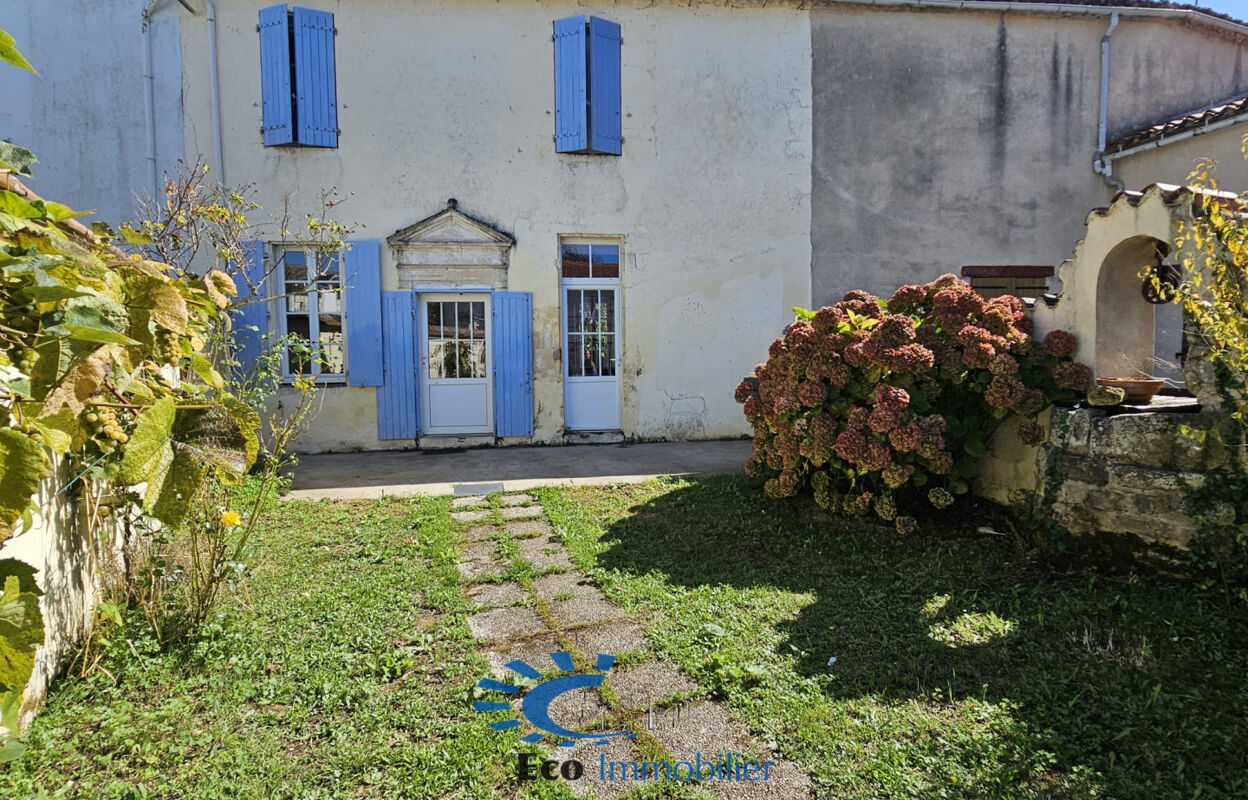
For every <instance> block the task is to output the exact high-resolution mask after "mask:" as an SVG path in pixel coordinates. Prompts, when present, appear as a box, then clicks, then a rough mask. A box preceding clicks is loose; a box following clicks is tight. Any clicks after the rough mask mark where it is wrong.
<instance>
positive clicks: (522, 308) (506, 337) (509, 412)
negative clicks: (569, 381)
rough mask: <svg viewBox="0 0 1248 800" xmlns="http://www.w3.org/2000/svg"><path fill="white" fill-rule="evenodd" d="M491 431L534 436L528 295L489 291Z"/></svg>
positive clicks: (531, 320)
mask: <svg viewBox="0 0 1248 800" xmlns="http://www.w3.org/2000/svg"><path fill="white" fill-rule="evenodd" d="M490 307H491V309H492V317H493V319H492V322H493V329H494V335H493V349H494V432H495V434H496V435H498V436H532V435H533V315H532V310H531V309H532V297H531V295H530V294H529V293H528V292H491V294H490Z"/></svg>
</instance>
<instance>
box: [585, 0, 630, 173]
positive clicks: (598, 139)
mask: <svg viewBox="0 0 1248 800" xmlns="http://www.w3.org/2000/svg"><path fill="white" fill-rule="evenodd" d="M620 42H621V38H620V26H619V25H617V24H616V23H614V22H611V21H610V20H605V19H602V18H600V17H590V18H589V116H590V123H591V124H590V131H591V134H592V139H591V141H590V143H589V149H591V150H593V151H594V152H596V153H611V154H614V155H617V156H618V155H620V149H621V147H620V145H621V142H623V129H622V127H621V124H622V122H621V117H622V115H621V113H620V112H621V109H620Z"/></svg>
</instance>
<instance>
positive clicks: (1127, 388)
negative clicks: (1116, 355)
mask: <svg viewBox="0 0 1248 800" xmlns="http://www.w3.org/2000/svg"><path fill="white" fill-rule="evenodd" d="M1096 382H1097V383H1098V384H1100V385H1101V386H1112V387H1114V388H1117V389H1122V390H1123V391H1124V392H1126V393H1127V396H1126V397H1124V398H1123V399H1122V402H1124V403H1130V404H1132V405H1145V404H1147V403H1149V402H1151V401H1152V399H1153V395H1155V394H1157V393H1158V392H1159V391H1161V387H1163V386H1165V385H1166V381H1165V379H1164V378H1097V379H1096Z"/></svg>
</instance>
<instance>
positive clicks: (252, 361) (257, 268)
mask: <svg viewBox="0 0 1248 800" xmlns="http://www.w3.org/2000/svg"><path fill="white" fill-rule="evenodd" d="M243 254H244V258H245V259H246V261H245V262H244V263H243V265H242V268H241V270H239V271H241V272H242V273H243V274H244V275H246V280H245V281H243V282H242V283H241V285H239V286H238V296H239V298H240V299H241V300H242V301H243V302H245V303H247V305H244V306H242V307H241V308H239V309H238V310H237V311H235V312H234V314H233V315H232V319H231V326H232V328H233V331H234V355H235V358H236V359H237V360H238V369H239V371H240V372H241V373H242V375H243V376H245V375H247V373H249V372H251V370H252V369H254V368H255V366H256V361H257V360H258V359H259V358H260V353H261V352H263V350H264V341H263V340H264V339H265V337H266V336H267V335H268V322H269V319H268V313H267V310H266V308H265V305H266V304H265V297H267V296H268V292H267V291H265V286H264V242H243ZM235 283H236V284H237V283H239V282H238V281H235ZM248 284H251V285H252V286H256V287H257V288H256V296H255V297H250V298H249V297H247V295H248V294H250V290H249V289H248Z"/></svg>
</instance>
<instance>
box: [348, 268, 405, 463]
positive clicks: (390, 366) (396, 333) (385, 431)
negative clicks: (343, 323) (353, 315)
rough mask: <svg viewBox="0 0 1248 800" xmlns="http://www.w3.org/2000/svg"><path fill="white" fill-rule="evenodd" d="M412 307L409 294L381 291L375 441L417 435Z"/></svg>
mask: <svg viewBox="0 0 1248 800" xmlns="http://www.w3.org/2000/svg"><path fill="white" fill-rule="evenodd" d="M412 308H413V306H412V293H411V292H382V295H381V325H382V329H383V331H384V333H383V336H382V340H383V349H382V353H383V360H384V364H385V368H384V374H385V380H384V382H383V383H382V385H381V386H380V387H378V389H377V438H378V439H415V438H416V436H417V434H419V433H420V425H419V422H418V420H419V419H420V417H419V416H418V414H417V402H418V401H417V397H418V395H417V393H416V342H415V334H416V321H415V319H413V317H412ZM347 324H348V325H349V324H350V322H348V323H347Z"/></svg>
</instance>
